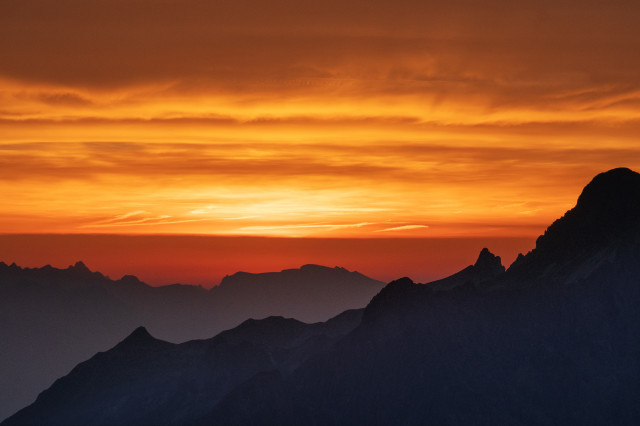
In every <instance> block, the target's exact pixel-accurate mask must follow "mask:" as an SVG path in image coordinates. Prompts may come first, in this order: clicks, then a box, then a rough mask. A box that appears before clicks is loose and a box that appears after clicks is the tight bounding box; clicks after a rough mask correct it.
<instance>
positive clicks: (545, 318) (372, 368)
mask: <svg viewBox="0 0 640 426" xmlns="http://www.w3.org/2000/svg"><path fill="white" fill-rule="evenodd" d="M636 175H637V173H635V172H631V171H630V170H628V169H626V170H625V169H614V170H613V171H610V172H605V173H603V174H601V175H598V176H596V178H594V180H593V181H592V183H593V185H592V183H590V184H589V185H587V187H585V190H584V191H583V193H582V194H581V197H579V201H578V203H577V205H576V207H575V208H574V209H572V210H570V211H569V212H567V214H565V215H564V216H563V217H562V218H560V219H558V220H557V221H555V222H554V223H553V224H552V225H550V227H549V228H548V230H547V231H546V233H545V235H544V236H542V237H541V238H540V239H539V242H538V243H537V244H536V248H535V249H534V250H532V251H531V252H529V253H528V254H527V255H523V256H522V257H521V258H520V260H518V261H517V262H516V263H514V264H513V265H512V266H510V267H509V269H507V270H506V271H505V270H504V267H503V266H502V265H501V262H500V260H499V258H497V256H494V255H492V254H491V253H490V252H489V251H488V250H486V251H485V250H483V251H482V252H481V253H480V255H479V257H478V261H477V262H476V263H475V264H474V265H470V266H469V267H467V268H465V269H463V270H462V271H460V272H459V273H457V274H454V275H452V276H451V277H448V278H449V281H443V280H439V282H440V283H439V284H438V281H436V282H435V284H434V283H431V284H430V283H427V284H416V283H414V282H413V281H412V280H410V279H409V278H401V279H399V280H395V281H392V282H390V283H389V284H387V285H386V286H384V287H383V288H382V289H381V290H380V291H379V292H378V293H377V294H376V295H375V296H374V297H373V298H372V299H371V300H370V302H369V303H368V304H367V306H366V307H365V308H364V310H363V311H361V312H356V313H354V314H353V318H351V316H350V315H351V314H350V315H347V316H346V317H345V318H347V319H350V318H351V319H355V322H348V324H349V326H348V327H345V328H341V329H340V328H339V329H340V330H342V333H338V334H337V335H335V336H334V337H331V336H329V335H328V334H327V332H326V331H319V330H322V327H327V326H326V324H325V325H324V326H318V325H313V324H311V325H307V326H305V325H303V324H300V323H299V322H297V321H289V320H286V319H285V318H270V319H269V320H263V321H262V322H260V321H258V322H256V321H253V320H248V321H245V322H244V323H243V324H242V325H241V326H240V327H237V328H235V329H234V330H230V331H229V333H230V334H229V335H225V333H221V334H220V335H218V336H216V337H214V338H213V339H211V340H209V341H206V342H187V343H185V344H183V345H177V346H175V347H173V348H172V349H171V351H169V352H170V353H171V355H170V356H169V355H166V356H164V355H163V356H160V355H158V354H157V353H156V352H152V351H147V352H144V351H142V352H140V353H137V354H136V360H137V361H136V362H140V365H148V366H153V365H159V366H160V367H157V368H156V369H155V370H153V368H155V367H150V368H152V370H153V373H154V374H150V375H147V376H145V375H144V374H143V373H137V374H142V376H140V375H137V376H135V377H134V383H135V384H136V386H139V387H136V388H135V389H136V391H135V392H132V391H131V389H132V388H131V380H132V379H131V378H128V379H126V380H122V381H118V380H116V379H113V380H112V378H113V377H117V375H118V374H120V375H122V374H123V372H128V371H130V370H128V369H127V368H128V367H126V366H121V365H120V364H118V363H119V362H121V361H122V360H121V359H120V358H118V357H117V355H118V353H121V351H119V350H117V348H113V349H112V350H111V351H109V352H108V353H109V354H110V355H109V356H112V357H114V359H115V361H113V363H112V364H100V363H102V362H103V361H100V360H106V361H108V360H109V358H105V357H103V356H100V357H97V359H96V360H94V361H92V362H89V361H87V363H88V364H83V365H84V367H83V368H91V371H92V372H96V374H98V375H97V378H98V379H99V380H98V382H97V383H98V384H100V383H103V385H100V386H97V387H95V390H94V391H95V392H97V395H99V397H96V398H94V399H92V400H89V401H87V403H86V404H81V405H79V404H78V401H77V399H76V397H74V396H78V397H80V396H82V395H84V394H83V390H84V389H85V388H84V386H86V385H87V383H89V377H93V376H92V375H88V376H78V374H80V373H81V372H78V371H76V373H74V374H75V375H73V376H72V375H69V377H67V378H66V379H65V378H63V379H64V380H63V379H61V380H62V381H60V382H56V383H57V385H54V386H53V387H51V388H50V389H48V390H47V391H45V392H43V393H42V394H41V396H42V398H40V397H39V398H38V401H36V403H35V404H32V405H31V406H29V407H26V408H25V409H23V410H21V411H20V412H19V413H17V414H16V415H15V416H13V417H11V418H9V419H7V420H6V421H5V422H4V423H3V424H7V425H10V424H21V423H27V424H29V423H34V422H35V423H38V421H41V420H43V419H46V420H47V421H46V422H44V423H49V424H55V423H65V422H69V421H70V420H74V419H78V417H77V416H80V415H81V416H82V418H81V420H82V423H87V424H92V423H93V424H100V423H105V422H107V423H115V424H135V423H154V424H252V425H265V426H266V425H271V424H279V425H297V424H306V425H318V426H320V425H337V424H341V425H342V424H348V425H361V424H372V425H377V424H380V425H382V424H404V425H410V424H425V423H431V424H524V425H548V424H563V425H590V424H594V425H595V424H638V423H640V408H639V407H638V404H637V401H638V400H640V358H639V357H637V356H636V355H637V354H638V353H640V234H638V233H637V232H636V229H638V228H639V227H640V225H639V223H638V222H639V221H640V216H636V215H635V214H630V213H629V212H631V213H633V212H635V210H634V209H635V208H636V200H631V201H628V200H617V199H616V197H623V198H624V197H627V196H628V195H629V194H632V195H633V194H636V193H638V194H640V180H639V179H638V176H636ZM594 182H595V183H594ZM590 185H591V186H590ZM614 187H615V188H614ZM594 188H595V189H594ZM583 194H586V195H584V197H583V196H582V195H583ZM594 194H595V195H594ZM598 194H604V195H603V196H604V197H605V198H603V199H601V198H599V195H598ZM611 197H613V198H611ZM585 200H586V201H585ZM598 200H600V201H598ZM603 203H604V204H606V205H605V206H604V207H603V206H601V204H603ZM612 206H613V207H612ZM620 208H623V209H625V211H624V212H615V211H614V210H616V209H620ZM611 209H613V210H611ZM612 218H613V219H614V220H613V222H615V223H610V222H611V219H612ZM576 230H579V232H578V231H576ZM589 231H593V232H589ZM576 232H578V233H577V234H576ZM584 232H586V233H587V234H588V235H581V233H584ZM465 271H466V272H465ZM445 280H447V279H445ZM443 282H444V284H443ZM254 327H257V330H258V331H257V332H256V329H255V328H254ZM261 327H263V328H261ZM226 336H232V337H233V338H228V337H226ZM200 345H204V346H200ZM198 347H206V348H208V349H207V350H209V352H207V357H206V360H211V359H215V360H216V362H220V363H221V364H220V365H225V366H228V367H225V368H229V369H230V370H228V371H234V373H233V374H231V376H230V380H233V386H231V387H227V388H224V391H223V390H221V389H222V388H217V389H218V390H219V392H218V393H216V394H215V398H211V397H209V396H210V394H209V392H211V391H212V390H213V389H216V383H217V382H216V380H218V378H219V377H220V376H218V375H217V374H218V372H217V370H212V369H209V368H210V367H209V365H210V364H208V362H209V361H206V360H201V363H200V364H197V365H196V364H191V363H189V364H188V365H182V364H180V365H178V366H177V367H176V365H174V364H164V363H166V362H168V361H167V360H171V359H185V357H188V356H192V355H190V354H193V353H194V351H195V352H197V350H196V348H198ZM174 350H175V352H173V351H174ZM169 352H167V353H169ZM90 361H91V360H90ZM227 362H229V363H230V364H224V363H227ZM168 365H171V368H166V369H165V368H164V367H163V366H168ZM194 366H199V367H198V368H196V370H197V372H198V378H199V380H202V382H199V383H201V384H200V386H201V387H200V388H198V389H196V391H195V393H193V399H191V400H190V401H191V402H189V403H188V404H187V405H184V404H185V403H184V402H183V401H184V397H183V396H181V395H184V392H187V391H189V390H191V389H192V388H193V384H191V382H189V383H186V384H185V383H184V382H183V381H182V380H183V379H187V381H189V380H192V379H193V376H192V375H193V374H194V371H193V368H194ZM174 367H176V368H174ZM234 369H235V370H234ZM105 371H107V372H105ZM247 371H249V372H250V374H246V373H247ZM243 372H244V373H243ZM92 374H93V373H92ZM72 379H73V380H72ZM101 380H104V381H106V382H101ZM92 384H93V382H92ZM63 385H64V386H63ZM110 392H115V394H111V393H110ZM64 395H67V396H68V397H67V398H66V399H65V397H64ZM128 395H132V396H131V397H133V398H138V397H139V396H140V395H142V396H141V397H140V398H138V400H139V401H140V402H139V404H137V405H135V411H133V406H132V407H129V408H127V409H121V410H119V411H118V410H115V411H114V410H112V407H120V406H121V405H122V401H123V398H127V397H128ZM167 395H169V396H167ZM205 396H207V398H206V400H205V399H203V398H205ZM58 398H62V400H58ZM162 398H166V399H162ZM198 398H200V399H198ZM149 400H151V401H155V402H154V403H149V402H145V401H149ZM50 401H59V402H56V403H55V404H54V403H52V402H50ZM78 406H81V407H82V409H79V408H78ZM168 406H171V407H172V409H171V411H162V410H166V409H167V408H166V407H168ZM176 407H177V408H176ZM461 407H463V409H461ZM165 412H166V413H167V415H164V416H163V415H160V414H159V413H165ZM107 420H108V421H107Z"/></svg>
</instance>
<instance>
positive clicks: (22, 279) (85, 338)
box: [0, 262, 383, 419]
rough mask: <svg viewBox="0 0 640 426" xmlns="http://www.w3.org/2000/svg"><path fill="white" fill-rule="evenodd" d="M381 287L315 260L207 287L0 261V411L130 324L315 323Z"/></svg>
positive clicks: (168, 332) (209, 328)
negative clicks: (276, 318)
mask: <svg viewBox="0 0 640 426" xmlns="http://www.w3.org/2000/svg"><path fill="white" fill-rule="evenodd" d="M382 286H383V283H381V282H379V281H375V280H372V279H370V278H367V277H365V276H363V275H361V274H359V273H357V272H349V271H347V270H346V269H343V268H327V267H323V266H317V265H306V266H303V267H302V268H300V269H289V270H286V271H282V272H273V273H268V274H247V273H238V274H235V275H232V276H230V277H226V278H225V279H224V280H223V282H222V284H221V286H220V288H217V287H216V288H214V289H212V290H210V291H207V290H205V289H203V288H201V287H197V286H189V285H179V284H175V285H170V286H164V287H151V286H148V285H147V284H145V283H143V282H141V281H139V280H138V279H137V278H136V277H134V276H130V275H128V276H124V277H122V279H120V280H111V279H109V278H108V277H105V276H104V275H102V274H100V273H99V272H92V271H90V270H89V269H88V268H87V267H86V266H85V265H84V264H83V263H82V262H78V263H77V264H75V265H74V266H70V267H69V268H66V269H57V268H53V267H51V266H45V267H42V268H20V267H19V266H17V265H15V264H13V265H6V264H4V263H1V262H0V337H1V338H2V343H3V349H2V351H0V377H2V380H0V419H1V418H4V417H6V416H8V415H10V414H11V413H13V412H15V411H17V410H18V409H19V408H21V407H24V406H25V405H26V404H29V403H30V402H32V401H33V400H34V399H35V397H36V396H37V394H38V392H40V391H41V390H42V389H43V388H45V387H47V386H49V385H50V384H51V383H52V382H53V381H54V380H55V379H56V378H58V377H60V376H62V375H64V374H66V373H68V372H69V371H70V370H71V369H72V368H73V367H74V366H75V365H76V364H77V363H78V362H80V361H82V360H83V359H88V358H89V357H91V356H92V355H94V354H95V353H96V352H98V351H101V350H104V349H105V348H109V347H112V346H114V345H115V344H116V343H117V342H118V341H119V340H121V339H122V336H123V335H125V334H127V333H128V332H130V331H131V330H133V329H134V328H136V327H138V326H139V325H144V326H145V327H146V328H147V329H148V330H149V331H150V332H151V333H152V334H153V335H155V336H158V337H159V338H161V339H163V340H169V341H173V342H184V341H188V340H193V339H202V338H209V337H211V336H214V335H216V334H218V333H220V332H221V331H223V330H226V329H229V328H232V327H235V326H237V325H238V324H240V323H241V322H242V321H244V320H246V319H247V318H264V317H267V316H270V315H282V316H286V317H295V318H298V319H300V320H302V321H307V322H317V321H324V320H326V319H327V318H331V317H332V316H335V315H337V314H339V313H340V312H343V311H345V310H347V309H351V308H362V307H364V306H365V305H366V304H367V303H368V301H369V300H370V299H371V297H373V295H375V294H376V293H377V292H378V291H379V290H380V288H382Z"/></svg>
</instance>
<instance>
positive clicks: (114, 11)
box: [0, 0, 640, 272]
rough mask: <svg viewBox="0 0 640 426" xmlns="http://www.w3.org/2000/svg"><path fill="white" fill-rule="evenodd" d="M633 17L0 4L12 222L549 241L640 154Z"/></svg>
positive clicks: (400, 2)
mask: <svg viewBox="0 0 640 426" xmlns="http://www.w3.org/2000/svg"><path fill="white" fill-rule="evenodd" d="M638 16H640V3H638V2H637V1H630V0H624V1H622V0H613V1H606V2H605V1H593V0H580V1H577V0H567V1H544V0H542V1H541V0H536V1H531V0H525V1H518V2H512V1H506V0H488V1H484V2H477V1H470V0H447V1H445V0H433V1H428V2H427V1H423V0H420V1H417V0H416V1H414V0H397V1H393V2H391V1H377V0H368V1H364V0H340V1H337V0H326V1H322V2H318V1H313V2H310V1H302V0H278V1H274V0H235V1H226V0H217V1H211V0H207V1H204V0H126V1H125V0H96V1H86V0H59V1H55V2H54V1H50V0H33V1H30V0H19V1H14V0H4V1H1V2H0V58H2V59H1V60H0V194H1V195H2V202H1V204H0V234H85V235H96V234H106V235H115V234H118V235H200V236H216V237H218V236H226V237H239V236H243V237H279V238H282V237H283V238H314V239H322V238H325V239H326V238H329V239H333V238H337V239H340V238H342V239H354V238H355V239H371V243H372V244H373V243H374V242H375V241H382V240H384V239H385V238H390V239H396V238H421V239H429V238H432V239H438V238H440V239H442V238H445V239H455V238H462V239H464V238H479V239H482V238H484V239H487V240H488V239H491V238H503V239H509V238H511V239H514V238H515V239H520V240H519V241H523V240H522V239H526V240H527V241H531V242H533V241H534V240H535V237H536V236H537V235H539V234H541V233H542V232H543V231H544V229H545V227H546V226H548V225H549V224H550V223H551V222H552V221H553V220H554V219H556V218H558V217H560V216H561V215H562V214H563V213H564V212H565V211H566V210H567V209H569V208H571V207H572V206H573V205H574V204H575V200H576V198H577V196H578V194H579V193H580V190H581V188H582V187H584V185H585V184H586V183H588V182H589V180H590V179H591V178H592V177H593V176H594V175H595V174H597V173H599V172H603V171H606V170H608V169H611V168H614V167H620V166H626V167H630V168H632V169H635V170H639V169H640V143H638V135H639V134H640V120H639V117H640V73H639V72H638V70H639V69H640V55H638V54H637V52H639V51H640V26H638V25H637V18H638ZM96 241H97V240H96ZM514 241H515V240H514ZM96 244H97V243H96ZM376 244H377V243H376ZM380 244H381V243H380ZM518 244H519V243H518ZM518 244H516V245H518ZM532 245H533V243H531V246H532ZM514 247H515V246H514ZM518 247H520V246H518ZM531 248H532V247H531ZM0 249H2V247H0ZM5 249H6V250H5V251H8V252H9V253H10V252H11V250H10V249H11V247H5ZM105 250H106V249H105ZM81 254H82V253H77V254H76V257H77V256H80V255H81ZM449 254H450V255H451V256H454V255H455V250H451V251H450V252H449ZM241 255H242V251H239V252H238V256H241ZM353 255H354V256H357V254H356V253H354V254H353ZM503 255H505V256H506V257H509V258H510V257H513V256H515V248H514V249H513V250H506V251H505V253H504V254H503ZM283 256H284V254H283ZM390 256H393V254H390ZM34 259H35V258H33V259H32V260H31V263H34V262H35V260H34ZM292 260H293V258H292ZM311 260H312V259H311ZM467 260H468V261H472V260H473V259H472V258H468V259H467V258H465V261H467ZM346 261H348V259H345V262H346ZM251 262H254V263H252V264H250V265H249V264H248V265H247V268H245V269H251V268H253V266H252V265H257V264H256V263H255V260H251V261H250V262H249V260H248V263H251ZM27 263H28V262H27ZM34 266H35V265H34ZM292 266H295V265H292ZM256 267H257V266H256ZM230 272H233V271H230Z"/></svg>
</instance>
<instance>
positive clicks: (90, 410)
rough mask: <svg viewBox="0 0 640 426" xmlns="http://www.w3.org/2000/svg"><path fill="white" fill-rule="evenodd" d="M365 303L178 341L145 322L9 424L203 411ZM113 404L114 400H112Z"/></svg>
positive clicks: (353, 318) (160, 419)
mask: <svg viewBox="0 0 640 426" xmlns="http://www.w3.org/2000/svg"><path fill="white" fill-rule="evenodd" d="M361 315H362V310H352V311H347V312H345V313H343V314H341V315H339V316H338V317H336V318H333V319H331V320H329V321H327V322H325V323H315V324H305V323H303V322H300V321H298V320H295V319H285V318H283V317H269V318H266V319H263V320H247V321H245V322H244V323H242V324H241V325H239V326H238V327H236V328H234V329H232V330H229V331H225V332H223V333H220V334H218V335H217V336H216V337H214V338H212V339H207V340H194V341H190V342H186V343H182V344H179V345H176V344H171V343H167V342H163V341H161V340H157V339H155V338H154V337H152V336H151V335H150V334H149V332H148V331H147V330H146V329H145V328H143V327H139V328H137V329H136V330H135V331H134V332H133V333H131V335H129V336H128V337H127V338H126V339H124V340H123V341H122V342H120V343H119V344H118V345H116V346H115V347H114V348H112V349H111V350H109V351H106V352H101V353H98V354H97V355H95V356H94V357H92V358H91V359H89V360H88V361H86V362H83V363H81V364H79V365H78V366H77V367H76V368H74V369H73V370H72V371H71V373H69V374H68V375H67V376H65V377H64V378H62V379H60V380H58V381H56V382H55V383H54V385H53V386H52V387H51V388H50V389H49V390H47V391H45V392H43V393H42V394H41V395H40V396H39V397H38V399H37V400H36V402H35V403H34V404H33V405H32V406H31V407H33V408H27V409H25V410H22V411H20V412H19V413H17V414H16V415H14V416H13V417H11V418H10V419H8V420H7V421H6V422H5V423H6V424H65V425H68V424H83V425H89V424H121V423H132V424H165V423H181V422H182V421H183V419H185V418H189V419H192V420H193V421H195V420H197V419H199V418H201V417H204V416H206V415H207V414H208V413H209V412H210V411H211V410H212V409H213V408H214V407H215V406H216V405H217V404H219V402H220V401H221V400H223V399H224V398H225V397H226V396H227V395H229V394H230V393H232V392H233V391H234V390H236V389H237V388H238V386H241V385H244V386H252V384H253V383H255V382H260V381H263V380H265V381H267V382H268V381H270V380H271V378H272V377H280V376H281V375H284V374H288V373H289V372H290V371H292V370H294V369H295V368H296V367H297V366H298V365H300V364H301V363H302V362H304V361H305V360H306V359H308V358H309V357H310V356H311V355H315V354H318V353H322V351H324V350H326V348H328V347H329V346H330V345H331V344H333V343H334V342H336V341H337V340H338V339H339V338H340V337H342V336H344V335H345V334H347V333H348V332H349V331H351V330H352V329H353V328H355V327H356V326H357V324H358V323H359V321H360V317H361ZM114 407H115V408H114Z"/></svg>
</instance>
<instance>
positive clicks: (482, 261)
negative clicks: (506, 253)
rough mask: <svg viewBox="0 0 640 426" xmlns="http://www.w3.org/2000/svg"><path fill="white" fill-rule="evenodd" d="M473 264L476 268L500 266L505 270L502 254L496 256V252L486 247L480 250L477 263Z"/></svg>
mask: <svg viewBox="0 0 640 426" xmlns="http://www.w3.org/2000/svg"><path fill="white" fill-rule="evenodd" d="M473 266H474V267H476V268H478V267H485V266H490V267H499V268H502V269H503V270H504V266H503V265H502V259H501V258H500V256H496V255H495V254H493V253H491V252H490V251H489V249H488V248H486V247H485V248H483V249H482V250H481V251H480V254H479V255H478V260H476V263H475V264H474V265H473Z"/></svg>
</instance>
